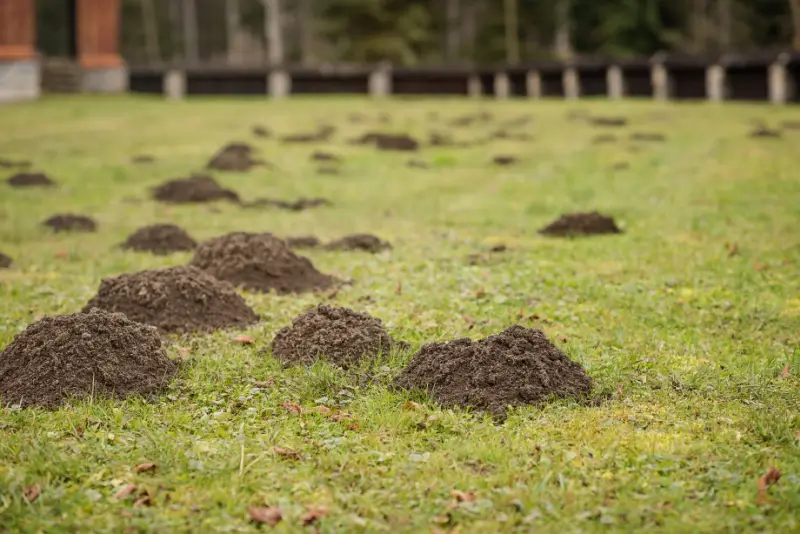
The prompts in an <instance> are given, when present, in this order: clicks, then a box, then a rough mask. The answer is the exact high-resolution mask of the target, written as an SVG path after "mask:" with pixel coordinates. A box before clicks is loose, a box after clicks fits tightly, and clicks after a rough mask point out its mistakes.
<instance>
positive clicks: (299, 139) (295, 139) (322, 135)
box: [281, 126, 336, 143]
mask: <svg viewBox="0 0 800 534" xmlns="http://www.w3.org/2000/svg"><path fill="white" fill-rule="evenodd" d="M335 132H336V128H334V127H333V126H322V127H321V128H320V129H319V130H317V131H316V132H315V133H308V134H294V135H286V136H284V137H282V138H281V141H283V142H284V143H319V142H324V141H328V140H329V139H330V138H331V137H333V134H334V133H335Z"/></svg>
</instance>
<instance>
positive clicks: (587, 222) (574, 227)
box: [539, 211, 622, 237]
mask: <svg viewBox="0 0 800 534" xmlns="http://www.w3.org/2000/svg"><path fill="white" fill-rule="evenodd" d="M621 232H622V230H620V229H619V227H617V224H616V223H615V222H614V219H613V218H611V217H607V216H605V215H601V214H600V213H598V212H596V211H592V212H588V213H568V214H566V215H562V216H561V217H559V218H558V219H556V220H555V221H553V222H551V223H550V224H548V225H547V226H545V227H544V228H542V229H540V230H539V233H540V234H543V235H551V236H562V237H563V236H572V235H597V234H619V233H621Z"/></svg>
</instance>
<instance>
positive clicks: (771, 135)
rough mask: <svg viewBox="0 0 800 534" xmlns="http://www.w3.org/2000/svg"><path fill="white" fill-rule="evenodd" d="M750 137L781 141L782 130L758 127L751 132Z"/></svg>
mask: <svg viewBox="0 0 800 534" xmlns="http://www.w3.org/2000/svg"><path fill="white" fill-rule="evenodd" d="M750 137H753V138H756V139H757V138H761V139H779V138H780V137H781V132H780V130H773V129H772V128H768V127H767V126H763V125H761V126H758V127H756V129H754V130H753V131H751V132H750Z"/></svg>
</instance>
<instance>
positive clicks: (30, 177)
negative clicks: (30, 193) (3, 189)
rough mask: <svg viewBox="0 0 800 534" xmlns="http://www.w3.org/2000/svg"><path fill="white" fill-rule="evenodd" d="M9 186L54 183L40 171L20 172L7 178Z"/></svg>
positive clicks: (48, 185) (35, 185)
mask: <svg viewBox="0 0 800 534" xmlns="http://www.w3.org/2000/svg"><path fill="white" fill-rule="evenodd" d="M6 182H7V183H8V185H10V186H11V187H55V185H56V183H55V182H54V181H53V180H51V179H50V177H48V176H47V175H46V174H44V173H42V172H21V173H18V174H15V175H14V176H12V177H11V178H9V179H8V180H6Z"/></svg>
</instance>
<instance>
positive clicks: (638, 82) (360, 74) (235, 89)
mask: <svg viewBox="0 0 800 534" xmlns="http://www.w3.org/2000/svg"><path fill="white" fill-rule="evenodd" d="M128 87H129V90H130V91H131V92H134V93H151V94H162V95H165V96H167V97H168V98H184V97H186V96H191V95H270V96H272V97H287V96H291V95H328V94H343V95H344V94H352V95H359V94H363V95H372V96H390V95H397V96H443V95H451V96H473V97H478V96H490V97H495V98H514V97H517V98H563V99H570V100H571V99H576V98H584V97H588V98H592V97H601V98H611V99H619V98H626V97H638V98H655V99H658V100H667V99H669V100H711V101H724V100H738V101H768V102H772V103H775V104H785V103H796V102H800V53H780V54H773V55H763V54H762V55H757V56H738V55H737V56H733V55H726V56H721V57H717V58H698V57H688V56H675V55H659V56H656V57H653V58H651V59H645V60H627V61H600V60H585V61H572V62H563V63H559V62H546V63H539V64H531V65H526V66H514V67H508V68H506V67H498V68H482V69H454V68H442V69H431V68H419V69H414V68H395V69H393V68H390V67H386V66H379V67H375V68H359V69H344V68H338V69H337V68H333V69H307V68H305V69H293V68H266V67H264V68H227V67H220V68H213V67H202V68H201V67H192V68H181V67H131V68H130V69H129V84H128Z"/></svg>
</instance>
